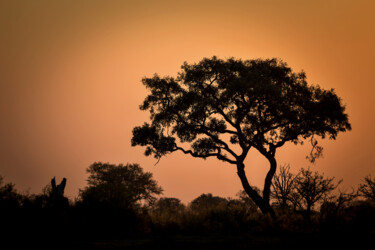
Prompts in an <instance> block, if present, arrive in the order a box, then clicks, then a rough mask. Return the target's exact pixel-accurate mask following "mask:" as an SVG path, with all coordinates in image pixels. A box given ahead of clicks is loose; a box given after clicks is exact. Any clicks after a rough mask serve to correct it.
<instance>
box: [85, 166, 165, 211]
mask: <svg viewBox="0 0 375 250" xmlns="http://www.w3.org/2000/svg"><path fill="white" fill-rule="evenodd" d="M87 172H88V173H89V174H90V175H89V178H88V184H89V185H88V187H86V188H85V189H84V190H81V191H80V196H81V199H82V201H83V203H88V204H90V205H94V206H100V207H105V208H113V209H133V208H135V207H136V206H137V205H139V202H141V201H146V202H148V203H152V202H153V201H155V199H156V198H155V197H154V195H158V194H161V193H162V188H161V187H160V186H158V185H157V183H156V181H155V180H153V179H152V174H151V173H149V172H143V169H142V168H141V167H140V166H139V165H138V164H127V165H122V164H120V165H113V164H108V163H101V162H95V163H94V164H92V165H91V166H90V167H89V168H88V169H87Z"/></svg>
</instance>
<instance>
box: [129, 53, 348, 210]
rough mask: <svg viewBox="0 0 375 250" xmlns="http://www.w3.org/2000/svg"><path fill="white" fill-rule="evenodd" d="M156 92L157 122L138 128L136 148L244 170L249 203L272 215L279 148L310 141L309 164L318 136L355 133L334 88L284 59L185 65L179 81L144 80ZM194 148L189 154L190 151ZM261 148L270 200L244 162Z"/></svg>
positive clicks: (151, 104) (150, 102) (147, 105)
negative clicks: (259, 190) (317, 83)
mask: <svg viewBox="0 0 375 250" xmlns="http://www.w3.org/2000/svg"><path fill="white" fill-rule="evenodd" d="M142 82H143V84H144V85H145V86H146V88H148V89H149V90H150V92H151V93H150V94H149V95H148V96H147V97H146V98H145V100H144V102H143V104H142V105H141V106H140V109H141V110H148V111H149V112H150V119H151V122H150V123H145V124H144V125H142V126H138V127H135V128H134V129H133V138H132V145H133V146H136V145H140V146H146V151H145V154H146V155H154V156H155V157H156V158H158V159H159V158H160V157H162V156H164V155H166V154H169V153H171V152H175V151H181V152H183V153H184V154H188V155H191V156H193V157H199V158H204V159H205V158H207V157H216V158H218V159H219V160H221V161H225V162H228V163H231V164H234V165H236V166H237V172H238V175H239V177H240V180H241V183H242V185H243V187H244V189H245V191H246V192H247V193H248V194H249V196H250V197H251V198H252V199H253V200H254V201H255V202H256V203H257V205H258V206H260V207H261V209H262V211H264V212H269V211H270V206H269V195H270V185H271V180H272V177H273V175H274V173H275V171H276V165H277V164H276V159H275V153H276V149H277V148H279V147H282V146H283V145H284V144H285V143H286V142H293V143H302V142H303V141H304V140H305V139H310V140H311V143H312V148H313V150H312V152H311V155H310V160H312V161H313V160H315V158H316V157H318V156H319V154H321V147H319V146H318V144H317V140H316V137H317V136H320V137H322V138H325V137H327V136H328V137H329V138H330V139H335V138H336V136H337V134H338V133H339V132H344V131H346V130H350V129H351V125H350V123H349V121H348V116H347V114H346V113H345V106H344V105H343V104H342V102H341V100H340V98H339V97H338V96H337V95H336V93H335V91H334V90H333V89H330V90H324V89H322V88H321V87H319V86H313V85H308V84H307V81H306V75H305V73H304V72H300V73H295V72H293V71H292V69H291V68H289V67H288V66H287V64H286V63H285V62H283V61H281V60H279V59H256V60H245V61H243V60H240V59H234V58H230V59H227V60H222V59H218V58H216V57H212V58H204V59H203V60H202V61H200V62H199V63H196V64H188V63H184V64H183V65H182V66H181V71H180V72H179V73H178V75H177V77H170V76H167V77H160V76H158V75H157V74H155V75H154V76H153V77H151V78H147V77H145V78H143V80H142ZM189 146H190V147H189ZM251 148H255V149H256V150H257V151H259V152H260V153H261V154H262V155H263V156H264V157H266V158H267V160H268V161H269V162H270V170H269V172H268V174H267V176H266V178H265V184H264V188H263V197H261V196H260V195H259V194H258V193H257V192H255V191H254V190H253V189H252V188H251V185H250V184H249V183H248V180H247V178H246V175H245V172H244V168H245V165H244V160H245V158H246V156H247V155H248V152H249V150H250V149H251Z"/></svg>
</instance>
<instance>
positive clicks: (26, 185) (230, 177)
mask: <svg viewBox="0 0 375 250" xmlns="http://www.w3.org/2000/svg"><path fill="white" fill-rule="evenodd" d="M374 13H375V1H371V0H369V1H364V0H356V1H346V0H341V1H327V0H324V1H276V0H275V1H271V0H269V1H267V0H266V1H233V0H231V1H218V0H214V1H204V0H200V1H138V0H137V1H88V0H87V1H36V0H35V1H10V0H9V1H4V0H0V37H1V40H0V116H1V123H0V175H3V176H5V181H6V182H14V183H15V184H16V187H17V188H18V190H20V191H26V190H29V191H30V192H31V193H39V192H41V189H42V187H43V186H45V185H46V184H48V183H49V181H50V179H51V178H52V177H53V176H56V178H57V181H60V180H61V179H62V178H63V177H66V178H67V180H68V182H67V187H66V193H67V195H68V196H69V197H71V198H73V197H76V196H77V193H78V189H79V188H83V187H84V186H85V185H86V182H85V181H86V179H87V175H86V172H85V170H86V168H87V167H88V166H89V165H90V164H92V163H93V162H95V161H102V162H110V163H116V164H117V163H128V162H129V163H139V164H140V165H141V166H142V167H143V168H144V169H145V170H146V171H151V172H152V173H153V174H154V178H155V179H156V180H157V181H158V183H159V184H160V185H161V186H162V187H163V188H164V190H165V192H164V195H165V196H168V197H177V198H180V199H181V200H182V201H183V202H188V201H191V200H192V199H193V198H195V197H197V196H198V195H200V194H202V193H208V192H210V193H213V194H214V195H220V196H223V197H228V196H232V197H233V196H234V195H235V194H236V192H237V191H239V190H240V188H241V186H240V181H239V179H238V177H237V176H236V170H235V167H234V166H231V165H229V164H225V163H223V162H219V161H218V160H217V159H207V160H206V161H204V160H201V159H194V158H191V157H189V156H185V155H182V154H181V153H175V154H172V155H169V156H167V157H166V158H163V159H162V160H161V161H160V162H159V164H157V165H156V166H154V164H155V163H156V160H155V159H153V158H152V157H151V158H147V157H145V156H144V155H143V152H144V148H141V147H136V148H132V147H131V146H130V139H131V130H132V128H133V127H134V126H137V125H140V124H142V123H143V122H144V121H147V118H148V114H147V113H146V112H142V111H140V110H139V109H138V107H139V104H140V103H141V102H142V100H143V99H144V97H145V96H146V94H147V92H146V90H145V88H144V87H143V85H142V84H141V79H142V77H144V76H152V75H153V74H154V73H158V74H160V75H172V76H174V75H176V73H177V71H178V70H179V68H180V66H181V64H182V63H183V62H184V61H187V62H189V63H193V62H198V61H199V60H201V59H202V58H203V57H211V56H213V55H217V56H218V57H221V58H228V57H232V56H233V57H236V58H242V59H252V58H259V57H261V58H268V57H278V58H281V59H283V60H284V61H285V62H287V63H288V65H289V66H291V67H292V68H293V69H294V70H295V71H300V70H302V69H303V70H304V71H305V72H306V73H307V77H308V81H309V82H310V83H314V84H319V85H321V86H322V87H323V88H327V89H329V88H335V89H336V93H337V94H338V95H339V96H340V97H341V98H342V99H343V102H344V103H345V104H346V105H347V112H348V114H349V119H350V122H351V124H352V127H353V130H352V131H350V132H347V133H344V134H339V136H338V139H337V140H336V141H329V140H325V141H322V142H321V143H322V145H323V146H324V147H325V150H324V158H322V159H319V160H318V161H317V163H316V164H315V165H314V166H312V169H313V170H317V171H320V172H324V173H325V175H327V176H335V177H336V178H337V179H341V178H343V179H344V182H343V184H342V187H343V188H344V187H345V188H349V187H351V186H353V187H357V185H358V183H359V182H360V181H361V179H362V178H363V177H365V176H366V175H368V174H372V175H373V176H374V175H375V168H374V166H375V164H374V163H375V161H374V158H375V157H374V155H373V150H374V146H373V142H374V141H375V135H374V133H373V131H371V129H373V127H374V125H373V124H374V122H375V112H374V111H373V110H374V108H375V105H374V100H373V93H374V90H375V88H374V84H375V82H374V77H373V76H372V74H373V73H374V66H375V62H374V58H375V49H374V47H375V46H374V44H375V31H374V27H375V15H374ZM308 150H309V148H307V147H301V146H294V145H286V146H284V148H282V149H280V150H279V151H278V152H277V159H278V163H279V164H285V163H290V164H291V168H292V171H297V170H298V169H299V168H301V167H307V166H309V163H308V161H306V160H305V156H306V155H307V153H308ZM246 164H247V167H246V171H247V174H248V177H249V179H250V182H251V183H252V184H253V185H257V186H259V187H260V186H261V185H262V184H263V180H264V175H265V173H266V171H267V168H268V164H267V162H266V161H265V160H264V159H263V158H262V157H260V156H259V155H258V154H257V152H253V153H251V154H250V155H249V156H248V158H247V161H246Z"/></svg>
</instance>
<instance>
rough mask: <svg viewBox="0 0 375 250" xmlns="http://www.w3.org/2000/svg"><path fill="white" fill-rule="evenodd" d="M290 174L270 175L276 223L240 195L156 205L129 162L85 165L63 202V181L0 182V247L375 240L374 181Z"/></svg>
mask: <svg viewBox="0 0 375 250" xmlns="http://www.w3.org/2000/svg"><path fill="white" fill-rule="evenodd" d="M289 170H290V169H289V166H281V167H280V171H278V172H277V173H276V174H275V177H274V181H273V183H274V184H273V186H272V192H271V202H272V203H271V204H272V207H273V209H274V211H275V214H276V219H275V220H273V219H272V218H271V216H269V215H264V214H263V213H262V212H261V211H260V209H259V208H258V207H257V205H256V204H255V203H254V202H253V201H252V200H251V199H250V198H249V196H248V195H247V194H246V192H245V191H243V190H242V191H239V192H238V194H237V195H236V197H235V198H224V197H218V196H214V195H212V194H202V195H200V196H199V197H197V198H195V199H194V200H192V201H191V202H190V203H189V204H183V203H181V201H180V200H179V199H177V198H171V197H161V198H156V197H157V196H158V197H160V195H161V194H162V188H161V187H160V186H158V184H157V183H156V181H155V180H153V179H152V175H151V174H150V173H145V172H143V170H142V168H141V167H140V166H139V165H137V164H127V165H112V164H103V163H94V164H92V165H91V166H90V167H89V168H88V170H87V171H88V173H89V178H88V185H87V187H85V188H84V189H82V190H80V193H79V196H78V197H77V198H76V199H75V200H70V199H68V198H66V197H65V196H64V189H63V187H65V184H66V183H69V182H66V180H65V181H62V182H61V184H59V185H56V183H55V179H54V178H53V179H52V182H51V184H48V185H47V186H46V187H45V188H44V189H43V191H42V193H40V194H23V193H20V192H18V191H17V190H16V188H15V185H14V184H12V183H6V182H5V181H4V179H3V178H1V179H0V220H1V237H2V238H3V240H2V242H7V241H10V242H11V244H12V245H13V246H18V245H27V246H31V245H36V246H38V247H39V248H41V247H46V248H49V247H50V246H51V244H53V247H54V248H57V249H103V248H110V249H113V248H117V249H119V248H124V249H128V248H137V247H139V248H142V247H155V246H163V247H167V248H168V247H171V248H173V247H178V248H182V249H189V248H190V247H191V248H198V249H220V248H223V249H224V248H228V247H237V248H247V247H250V249H251V247H252V248H253V249H254V248H264V247H267V246H273V244H275V245H280V244H291V246H293V244H299V243H301V244H302V243H304V244H306V242H304V241H306V240H308V241H310V243H309V244H310V246H312V245H314V246H319V244H323V242H327V240H330V242H331V243H332V244H335V246H338V245H340V244H341V245H344V244H347V243H348V242H350V243H351V244H356V245H357V244H361V243H363V244H364V243H366V242H367V243H368V242H369V240H370V239H372V238H373V237H374V236H375V199H374V197H375V185H374V183H375V179H373V178H372V177H371V176H367V177H365V178H364V179H363V180H362V182H361V184H360V185H359V186H358V188H357V189H356V190H354V189H353V190H351V191H350V192H343V191H341V190H340V183H341V181H337V182H336V181H335V180H334V178H327V177H324V175H323V174H320V173H318V172H313V171H311V170H310V169H301V170H300V171H299V172H298V173H297V174H294V173H291V172H290V171H289ZM253 189H254V190H256V191H257V192H261V190H259V189H257V188H256V187H253ZM346 237H347V238H346ZM343 239H346V241H343ZM336 240H337V241H336ZM345 242H346V243H345ZM4 244H5V243H4ZM325 244H326V243H325Z"/></svg>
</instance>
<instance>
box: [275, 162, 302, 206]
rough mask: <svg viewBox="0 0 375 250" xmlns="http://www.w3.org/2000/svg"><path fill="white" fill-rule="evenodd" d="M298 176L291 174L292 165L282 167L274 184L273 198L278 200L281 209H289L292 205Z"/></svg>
mask: <svg viewBox="0 0 375 250" xmlns="http://www.w3.org/2000/svg"><path fill="white" fill-rule="evenodd" d="M296 177H297V176H295V175H294V174H292V173H290V165H289V164H288V165H284V166H281V167H280V169H279V173H278V174H275V176H274V177H273V182H272V193H271V196H272V198H274V199H276V201H277V204H278V206H279V207H280V208H287V207H289V205H290V204H291V203H292V200H293V198H292V193H293V191H294V187H295V185H294V184H295V179H296Z"/></svg>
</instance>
